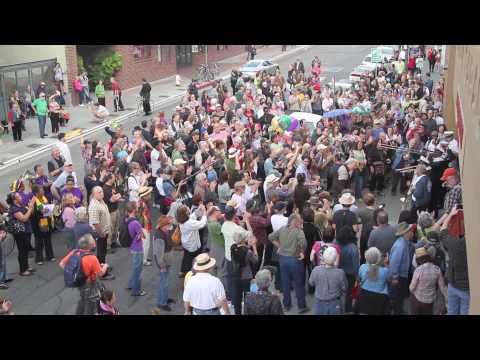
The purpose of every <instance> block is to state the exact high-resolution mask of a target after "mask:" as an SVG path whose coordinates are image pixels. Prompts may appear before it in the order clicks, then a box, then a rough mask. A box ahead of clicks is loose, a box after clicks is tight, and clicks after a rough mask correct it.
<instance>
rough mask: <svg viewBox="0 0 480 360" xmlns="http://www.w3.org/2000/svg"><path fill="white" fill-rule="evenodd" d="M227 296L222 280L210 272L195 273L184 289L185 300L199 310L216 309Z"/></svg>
mask: <svg viewBox="0 0 480 360" xmlns="http://www.w3.org/2000/svg"><path fill="white" fill-rule="evenodd" d="M225 297H226V295H225V288H224V287H223V284H222V282H221V281H220V279H218V278H217V277H215V276H213V275H211V274H209V273H197V274H195V275H193V276H192V277H191V278H190V280H189V281H188V282H187V285H186V286H185V289H184V291H183V301H188V302H189V303H190V305H191V306H192V307H193V308H195V309H199V310H210V309H215V308H217V307H218V304H219V303H220V302H221V301H223V300H224V299H225Z"/></svg>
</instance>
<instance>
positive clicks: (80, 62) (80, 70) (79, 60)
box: [77, 55, 86, 74]
mask: <svg viewBox="0 0 480 360" xmlns="http://www.w3.org/2000/svg"><path fill="white" fill-rule="evenodd" d="M77 70H78V74H81V73H83V72H84V71H85V70H86V69H85V63H84V61H83V57H82V56H80V55H78V56H77Z"/></svg>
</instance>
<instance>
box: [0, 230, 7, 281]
mask: <svg viewBox="0 0 480 360" xmlns="http://www.w3.org/2000/svg"><path fill="white" fill-rule="evenodd" d="M7 236H8V235H7ZM4 244H5V241H0V284H1V283H3V282H5V280H6V279H7V254H6V253H5V248H4Z"/></svg>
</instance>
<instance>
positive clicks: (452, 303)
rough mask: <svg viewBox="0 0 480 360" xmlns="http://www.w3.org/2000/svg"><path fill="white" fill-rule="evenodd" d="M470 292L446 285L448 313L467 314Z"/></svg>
mask: <svg viewBox="0 0 480 360" xmlns="http://www.w3.org/2000/svg"><path fill="white" fill-rule="evenodd" d="M469 308H470V292H469V291H466V290H459V289H457V288H456V287H453V286H452V285H451V284H449V285H448V315H468V310H469Z"/></svg>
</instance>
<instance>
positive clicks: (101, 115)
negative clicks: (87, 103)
mask: <svg viewBox="0 0 480 360" xmlns="http://www.w3.org/2000/svg"><path fill="white" fill-rule="evenodd" d="M92 111H93V114H94V115H95V118H97V119H99V120H105V119H106V118H107V117H108V116H109V115H110V113H109V111H108V109H107V108H106V107H105V106H103V105H100V104H99V103H95V104H94V105H93V109H92Z"/></svg>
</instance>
